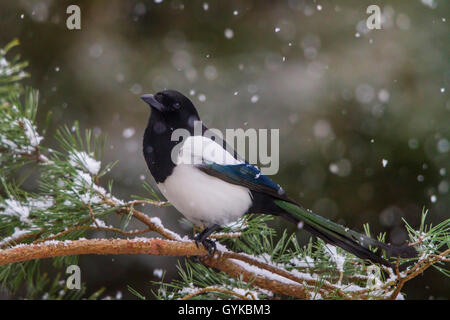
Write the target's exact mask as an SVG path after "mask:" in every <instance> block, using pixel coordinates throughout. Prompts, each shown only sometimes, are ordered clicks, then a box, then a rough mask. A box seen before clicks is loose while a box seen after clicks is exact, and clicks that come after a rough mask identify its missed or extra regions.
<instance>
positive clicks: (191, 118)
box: [141, 90, 200, 131]
mask: <svg viewBox="0 0 450 320" xmlns="http://www.w3.org/2000/svg"><path fill="white" fill-rule="evenodd" d="M141 99H142V100H144V101H145V102H146V103H147V104H148V105H149V106H150V107H151V109H152V116H153V115H154V116H157V118H158V119H159V121H164V122H165V124H166V125H167V126H170V127H172V128H174V129H177V128H186V129H188V130H189V131H190V129H191V128H193V126H194V122H195V121H199V120H200V118H199V116H198V113H197V110H196V109H195V107H194V104H193V103H192V102H191V100H189V98H187V97H186V96H185V95H183V94H182V93H180V92H178V91H176V90H163V91H160V92H158V93H156V94H154V95H153V94H144V95H143V96H141Z"/></svg>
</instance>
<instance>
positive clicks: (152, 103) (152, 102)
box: [141, 94, 166, 112]
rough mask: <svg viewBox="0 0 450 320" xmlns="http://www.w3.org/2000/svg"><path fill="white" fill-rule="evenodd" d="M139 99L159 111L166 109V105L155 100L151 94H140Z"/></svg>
mask: <svg viewBox="0 0 450 320" xmlns="http://www.w3.org/2000/svg"><path fill="white" fill-rule="evenodd" d="M141 99H142V100H144V102H146V103H148V104H149V106H150V107H152V108H155V109H156V110H158V111H160V112H163V111H164V110H165V109H166V107H165V106H164V105H163V104H162V103H161V102H159V101H158V100H156V99H155V97H154V96H153V95H152V94H144V95H143V96H141Z"/></svg>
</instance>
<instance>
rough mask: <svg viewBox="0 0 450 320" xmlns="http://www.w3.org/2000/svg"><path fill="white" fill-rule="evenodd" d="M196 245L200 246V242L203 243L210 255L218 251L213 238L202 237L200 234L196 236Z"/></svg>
mask: <svg viewBox="0 0 450 320" xmlns="http://www.w3.org/2000/svg"><path fill="white" fill-rule="evenodd" d="M194 242H195V245H196V246H197V248H199V243H201V244H202V245H203V246H204V247H205V249H206V250H207V251H208V255H210V256H212V255H213V254H214V253H216V251H217V246H216V242H215V241H213V240H211V239H207V238H205V239H200V237H199V235H197V236H195V238H194Z"/></svg>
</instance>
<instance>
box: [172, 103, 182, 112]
mask: <svg viewBox="0 0 450 320" xmlns="http://www.w3.org/2000/svg"><path fill="white" fill-rule="evenodd" d="M172 107H173V108H174V109H177V110H178V109H180V108H181V105H180V103H178V102H175V103H174V104H173V105H172Z"/></svg>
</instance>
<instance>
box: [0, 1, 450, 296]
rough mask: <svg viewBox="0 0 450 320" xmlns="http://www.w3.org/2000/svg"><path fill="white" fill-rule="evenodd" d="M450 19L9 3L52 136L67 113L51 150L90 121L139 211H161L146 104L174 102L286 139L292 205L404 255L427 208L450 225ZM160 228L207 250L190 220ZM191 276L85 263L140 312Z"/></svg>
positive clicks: (429, 282) (398, 6)
mask: <svg viewBox="0 0 450 320" xmlns="http://www.w3.org/2000/svg"><path fill="white" fill-rule="evenodd" d="M70 4H77V5H79V6H80V8H81V30H74V31H71V30H68V29H67V27H66V19H67V17H68V15H67V14H66V8H67V6H68V5H70ZM370 4H377V5H379V6H380V7H381V8H382V21H383V23H382V29H381V30H372V31H370V30H368V29H367V27H366V24H365V21H366V19H367V17H368V14H366V8H367V7H368V6H369V5H370ZM449 13H450V2H449V1H447V0H403V1H373V0H371V1H361V0H354V1H353V0H352V1H331V0H317V1H313V0H283V1H257V0H253V1H250V0H249V1H244V0H241V1H229V0H228V1H209V0H205V1H187V0H184V1H182V0H164V1H160V0H152V1H117V0H116V1H101V0H99V1H56V0H39V1H38V0H36V1H31V0H30V1H27V0H17V1H13V0H8V1H2V4H1V6H0V45H1V46H4V45H5V44H6V43H7V42H9V41H10V40H12V39H13V38H18V39H19V40H20V41H21V46H20V47H19V48H18V49H16V50H15V52H19V53H20V54H21V56H22V57H23V59H25V60H28V61H29V62H30V66H29V68H28V71H29V72H30V73H31V75H32V76H31V78H30V79H28V80H27V82H28V84H29V85H31V86H33V87H35V88H37V89H39V91H40V97H41V98H40V113H39V115H38V116H39V121H40V122H41V123H42V122H43V121H44V119H45V114H46V112H47V111H52V113H53V117H52V123H51V127H50V130H49V132H48V133H47V136H46V141H47V145H54V140H53V138H52V137H53V133H54V129H55V128H56V127H58V126H59V125H61V124H69V125H71V124H72V123H73V121H74V120H79V121H80V124H81V126H82V127H85V128H94V132H95V133H96V134H100V133H102V134H106V135H107V136H108V144H107V147H106V150H105V151H106V152H105V157H104V159H103V160H104V161H105V162H110V161H114V160H119V163H118V165H117V166H116V168H115V169H114V170H113V171H112V173H111V175H110V178H112V179H114V180H115V183H114V188H115V193H116V194H117V195H118V196H121V197H123V198H124V199H130V196H131V195H132V194H140V195H145V191H144V190H143V188H142V187H141V185H142V180H146V181H149V182H151V183H153V181H152V178H151V176H150V174H149V172H148V169H147V167H146V165H145V162H144V159H143V156H142V154H141V140H142V133H143V130H144V128H145V126H146V121H147V117H148V115H149V109H148V107H147V106H146V105H145V104H144V103H143V102H142V101H141V100H140V99H139V96H140V95H141V94H143V93H153V92H156V91H158V90H161V89H164V88H172V89H176V90H179V91H181V92H183V93H185V94H186V95H189V96H190V98H191V99H192V100H193V102H194V103H195V105H196V106H197V108H198V110H199V113H200V115H201V117H202V119H203V121H204V122H205V123H206V125H207V126H209V127H214V128H218V129H221V130H224V129H225V128H244V129H245V128H257V129H258V128H268V129H270V128H275V129H277V128H278V129H280V170H279V173H278V174H277V175H276V176H274V177H272V178H273V179H274V180H275V181H276V182H278V183H280V184H281V185H283V187H284V189H285V190H286V191H287V192H288V193H289V194H290V195H291V197H293V198H295V199H297V200H298V201H299V202H301V203H302V204H303V205H304V206H305V207H307V208H310V209H312V210H313V211H315V212H317V213H319V214H321V215H323V216H325V217H327V218H330V219H333V220H334V221H337V222H339V223H343V224H345V225H347V226H348V227H351V228H354V229H356V230H362V225H363V224H364V223H366V222H369V223H370V225H371V230H372V232H373V233H376V234H378V233H379V232H386V233H387V238H388V240H389V241H390V242H392V243H394V244H399V243H402V242H403V241H405V239H406V238H407V235H406V232H405V229H404V228H403V222H402V218H404V219H406V220H407V221H408V222H409V223H410V224H412V225H413V226H417V225H418V218H419V216H420V213H421V211H422V207H426V208H428V209H429V210H430V214H429V222H434V223H437V222H440V221H442V220H443V219H448V218H449V217H450V212H449V209H450V197H449V179H448V175H449V173H450V161H449V149H450V144H449V140H450V138H449V133H450V98H449V91H450V68H449V67H450V59H449V57H450V55H449V52H450V43H449V21H448V20H449V18H450V17H449ZM383 159H385V160H387V165H386V166H383ZM103 183H105V184H106V180H105V181H103ZM147 212H148V213H149V214H151V215H154V216H159V217H161V219H162V221H163V223H164V224H165V225H166V226H168V227H170V228H172V229H174V230H176V231H178V232H180V233H182V234H191V230H189V229H186V228H183V225H182V224H180V222H179V220H180V218H181V215H180V214H179V213H178V212H177V211H176V210H175V209H174V208H167V209H152V208H149V209H148V210H147ZM276 224H277V227H278V228H279V229H280V230H281V229H282V228H288V229H289V231H292V232H294V231H295V230H294V229H295V228H293V227H292V226H290V225H289V224H285V223H284V222H283V221H280V220H276ZM298 235H299V239H300V240H301V241H307V239H308V237H309V234H307V233H306V232H304V231H298ZM94 236H102V235H101V234H95V235H94ZM176 263H177V259H175V258H161V257H147V256H117V257H112V256H84V257H81V259H80V265H81V270H82V279H83V281H84V282H85V283H86V284H87V287H88V291H90V292H92V291H95V290H96V289H98V288H99V287H101V286H105V287H106V288H107V294H110V295H113V296H114V295H115V293H116V292H117V291H118V290H119V291H121V292H122V293H123V297H124V298H133V297H134V296H133V295H131V294H130V293H129V292H128V290H127V285H130V286H132V287H133V288H135V289H136V290H138V291H139V292H141V293H144V295H146V296H147V297H151V293H150V290H151V288H152V286H151V284H150V281H151V280H154V281H157V280H159V278H158V277H157V275H154V274H153V272H154V269H159V268H162V269H165V270H167V273H166V276H165V280H167V281H168V280H170V279H172V278H173V277H175V276H176V268H175V266H176ZM156 274H158V272H156ZM405 291H406V293H407V298H414V299H418V298H421V299H438V298H441V299H442V298H445V299H448V298H450V281H449V280H448V278H447V279H446V278H444V276H442V275H441V274H439V273H438V272H437V271H435V270H430V271H427V273H426V274H425V275H423V276H420V277H418V278H416V279H415V280H413V281H411V282H410V283H408V284H407V286H406V288H405ZM6 297H8V296H6Z"/></svg>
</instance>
